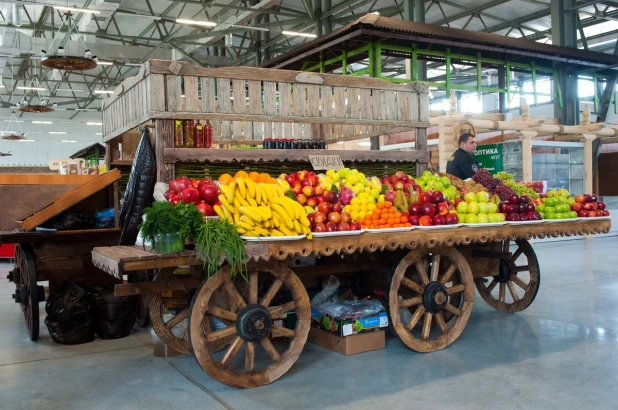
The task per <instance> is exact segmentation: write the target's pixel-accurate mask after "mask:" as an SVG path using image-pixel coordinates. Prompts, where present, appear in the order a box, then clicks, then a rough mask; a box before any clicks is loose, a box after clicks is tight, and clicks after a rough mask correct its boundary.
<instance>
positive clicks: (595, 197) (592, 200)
mask: <svg viewBox="0 0 618 410" xmlns="http://www.w3.org/2000/svg"><path fill="white" fill-rule="evenodd" d="M598 200H599V198H597V196H596V195H595V194H592V195H590V202H597V201H598Z"/></svg>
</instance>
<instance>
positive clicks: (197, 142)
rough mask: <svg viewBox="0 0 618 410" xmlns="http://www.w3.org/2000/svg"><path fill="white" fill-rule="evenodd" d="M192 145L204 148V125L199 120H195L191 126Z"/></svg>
mask: <svg viewBox="0 0 618 410" xmlns="http://www.w3.org/2000/svg"><path fill="white" fill-rule="evenodd" d="M193 147H194V148H204V127H203V126H202V124H201V123H200V120H197V121H196V122H195V127H194V128H193Z"/></svg>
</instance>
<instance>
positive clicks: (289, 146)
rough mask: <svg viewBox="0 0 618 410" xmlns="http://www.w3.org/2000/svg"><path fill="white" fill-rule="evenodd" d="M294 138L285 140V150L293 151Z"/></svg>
mask: <svg viewBox="0 0 618 410" xmlns="http://www.w3.org/2000/svg"><path fill="white" fill-rule="evenodd" d="M292 141H293V140H292V138H288V139H286V140H285V149H292Z"/></svg>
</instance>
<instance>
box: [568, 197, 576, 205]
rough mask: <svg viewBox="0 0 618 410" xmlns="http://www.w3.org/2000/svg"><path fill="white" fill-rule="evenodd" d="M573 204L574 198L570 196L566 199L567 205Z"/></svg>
mask: <svg viewBox="0 0 618 410" xmlns="http://www.w3.org/2000/svg"><path fill="white" fill-rule="evenodd" d="M574 203H575V198H573V197H572V196H570V197H568V198H567V204H569V205H573V204H574Z"/></svg>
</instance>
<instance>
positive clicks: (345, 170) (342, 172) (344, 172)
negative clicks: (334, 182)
mask: <svg viewBox="0 0 618 410" xmlns="http://www.w3.org/2000/svg"><path fill="white" fill-rule="evenodd" d="M348 172H350V168H341V169H340V170H339V171H337V173H338V174H339V177H340V178H345V177H347V176H348Z"/></svg>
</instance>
